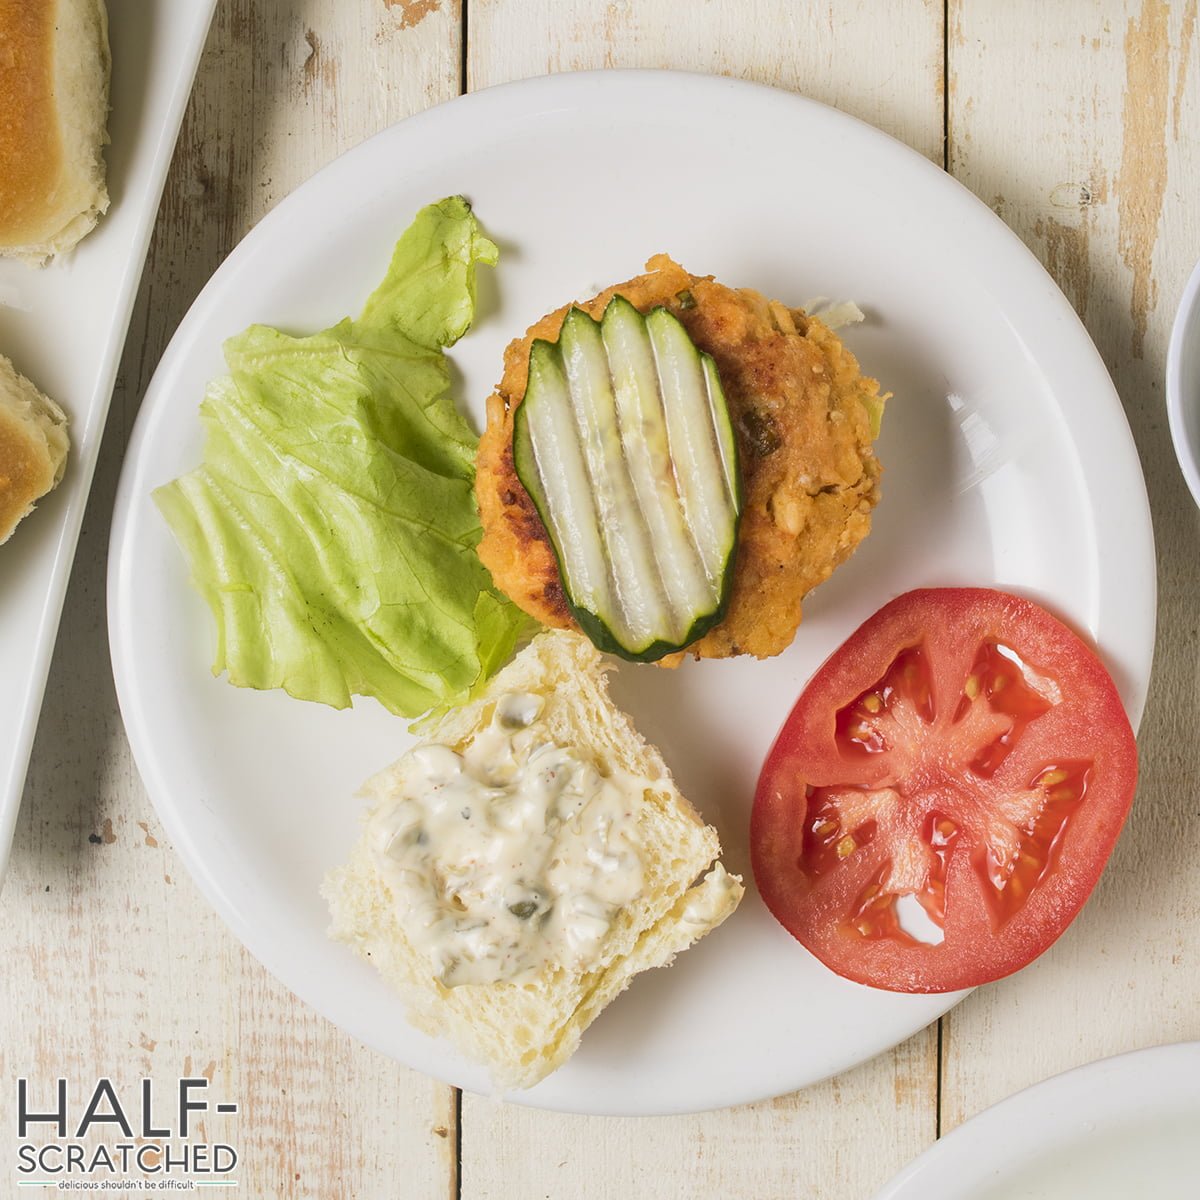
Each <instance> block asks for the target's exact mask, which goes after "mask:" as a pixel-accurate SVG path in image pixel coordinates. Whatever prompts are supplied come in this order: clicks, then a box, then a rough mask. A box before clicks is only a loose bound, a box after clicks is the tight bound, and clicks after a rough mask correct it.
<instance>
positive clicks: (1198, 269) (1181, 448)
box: [1166, 261, 1200, 505]
mask: <svg viewBox="0 0 1200 1200" xmlns="http://www.w3.org/2000/svg"><path fill="white" fill-rule="evenodd" d="M1193 318H1195V319H1196V320H1197V321H1198V322H1200V261H1198V262H1197V263H1196V265H1195V267H1193V268H1192V273H1191V275H1190V276H1189V277H1188V281H1187V283H1186V285H1185V286H1184V289H1183V296H1182V297H1181V298H1180V301H1179V308H1178V310H1177V311H1176V313H1175V323H1174V324H1173V325H1172V327H1171V340H1170V342H1169V343H1168V345H1167V386H1166V393H1167V424H1168V425H1169V426H1170V429H1171V441H1172V442H1173V443H1174V445H1175V457H1176V458H1177V459H1178V460H1179V469H1180V470H1181V471H1182V472H1183V477H1184V479H1185V480H1187V485H1188V488H1189V489H1190V490H1191V493H1192V499H1193V500H1195V502H1196V504H1197V505H1200V421H1198V422H1197V438H1198V441H1197V444H1196V445H1193V444H1192V443H1191V441H1189V439H1188V430H1187V422H1186V418H1185V415H1184V410H1183V405H1184V396H1183V392H1184V387H1183V343H1184V338H1185V336H1186V334H1187V329H1188V327H1189V325H1190V324H1191V323H1192V320H1193ZM1197 353H1200V349H1198V351H1197Z"/></svg>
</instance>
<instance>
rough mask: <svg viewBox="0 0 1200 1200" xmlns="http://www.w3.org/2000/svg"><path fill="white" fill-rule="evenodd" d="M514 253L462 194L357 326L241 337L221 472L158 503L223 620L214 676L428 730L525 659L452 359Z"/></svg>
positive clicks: (213, 411) (438, 216)
mask: <svg viewBox="0 0 1200 1200" xmlns="http://www.w3.org/2000/svg"><path fill="white" fill-rule="evenodd" d="M496 257H497V252H496V247H495V246H494V245H493V244H492V242H490V241H489V240H488V239H487V238H486V237H484V236H483V234H482V232H481V231H480V229H479V225H478V222H477V221H476V220H475V217H474V215H473V214H472V213H471V209H470V206H469V205H468V204H467V202H466V201H465V200H463V199H462V198H461V197H452V198H450V199H447V200H443V201H441V202H440V203H438V204H432V205H430V206H429V207H427V208H424V209H422V210H421V212H420V213H418V214H417V217H416V219H415V220H414V222H413V224H412V225H411V227H410V228H409V229H408V230H407V231H406V232H405V234H404V235H403V236H402V237H401V239H400V241H399V242H398V243H397V245H396V249H395V253H394V254H393V256H392V262H391V266H390V268H389V270H388V273H387V275H386V277H385V278H384V280H383V282H382V283H381V284H380V286H379V288H378V289H377V290H376V291H375V292H374V294H373V295H372V296H371V297H370V299H368V301H367V303H366V307H365V308H364V309H363V312H362V315H361V316H360V317H359V318H358V320H350V319H346V320H344V321H341V322H339V323H338V324H337V325H335V326H333V328H331V329H327V330H325V331H324V332H323V333H318V334H314V335H313V336H311V337H303V338H294V337H289V336H288V335H287V334H284V333H281V332H279V331H278V330H276V329H270V328H267V327H265V326H261V325H254V326H251V327H250V328H249V329H247V330H246V331H245V332H243V333H241V334H238V335H237V336H236V337H233V338H230V339H229V341H227V342H226V343H225V361H226V363H227V364H228V366H229V374H228V375H227V376H224V377H222V378H220V379H217V380H215V381H214V382H213V383H211V384H210V385H209V387H208V390H207V392H206V393H205V397H204V401H203V403H202V404H201V406H200V413H201V417H202V419H203V421H204V425H205V430H206V443H205V451H204V462H203V465H201V466H200V467H198V468H197V469H196V470H194V471H191V472H190V473H188V474H187V475H184V476H183V477H182V478H180V479H177V480H175V482H173V483H170V484H168V485H167V486H165V487H162V488H159V489H158V490H157V491H156V492H155V493H154V498H155V501H156V502H157V504H158V506H159V508H160V509H161V511H162V513H163V514H164V516H165V517H166V519H167V521H168V523H169V524H170V526H171V529H172V531H173V533H174V535H175V538H176V540H177V541H178V542H179V544H180V546H181V547H182V548H183V550H184V552H185V554H186V555H187V557H188V559H189V561H190V566H191V573H192V579H193V581H194V583H195V584H196V586H197V587H198V588H199V590H200V591H201V592H202V593H203V595H204V597H205V599H206V600H207V601H208V604H209V607H210V608H211V609H212V612H213V616H214V617H215V619H216V625H217V646H216V656H215V661H214V663H213V672H214V674H219V673H220V672H221V671H228V674H229V680H230V682H231V683H234V684H236V685H237V686H239V687H252V688H283V689H284V690H285V691H286V692H288V693H289V694H290V695H292V696H296V697H299V698H300V699H303V700H319V701H321V702H323V703H325V704H330V705H332V706H333V707H335V708H345V707H346V706H347V705H348V704H350V703H351V697H352V696H353V695H362V696H375V697H377V698H378V699H379V700H380V701H381V702H382V703H383V704H385V705H386V706H387V707H388V708H389V709H391V710H392V711H393V712H395V713H398V714H400V715H402V716H409V717H411V716H417V715H419V714H420V713H423V712H425V711H426V710H428V709H430V708H432V707H434V706H444V705H447V704H453V703H459V702H461V701H462V700H464V699H465V698H466V697H467V696H468V695H469V694H470V692H471V690H472V689H473V688H475V687H476V686H477V685H479V684H480V683H482V682H483V681H484V680H485V679H486V678H487V677H488V676H489V675H490V674H492V673H493V672H494V671H495V670H496V669H497V668H498V667H499V666H500V665H502V664H503V663H504V662H505V660H506V659H507V658H508V657H509V655H510V654H511V653H512V650H513V647H514V644H515V642H516V639H517V637H518V636H519V635H520V633H521V631H522V629H523V628H524V626H525V624H526V618H525V617H524V615H523V614H522V613H521V612H520V611H519V610H518V609H517V608H516V607H515V606H514V605H512V604H511V603H510V602H509V601H508V600H506V599H504V598H503V597H501V596H500V595H499V594H498V593H496V592H495V591H494V590H493V589H492V585H491V579H490V577H489V575H488V573H487V570H486V569H485V568H484V567H483V565H482V564H481V563H480V562H479V559H478V557H477V556H476V554H475V546H476V544H477V543H478V541H479V537H480V528H479V518H478V514H477V512H476V508H475V500H474V495H473V491H472V485H473V482H474V466H473V463H474V457H475V449H476V445H477V439H476V437H475V435H474V434H473V433H472V431H471V429H470V427H469V426H468V425H467V423H466V421H465V420H464V419H463V417H462V415H461V414H460V413H459V411H458V409H457V408H456V407H455V404H454V402H453V400H452V399H451V397H450V370H449V364H448V363H447V360H446V356H445V354H444V353H443V350H444V348H445V347H447V346H450V345H453V344H454V342H455V341H457V340H458V338H460V337H461V336H462V335H463V334H464V333H465V332H466V331H467V329H468V328H469V327H470V324H471V321H472V319H473V317H474V312H475V268H476V265H477V264H478V263H486V264H494V263H495V261H496Z"/></svg>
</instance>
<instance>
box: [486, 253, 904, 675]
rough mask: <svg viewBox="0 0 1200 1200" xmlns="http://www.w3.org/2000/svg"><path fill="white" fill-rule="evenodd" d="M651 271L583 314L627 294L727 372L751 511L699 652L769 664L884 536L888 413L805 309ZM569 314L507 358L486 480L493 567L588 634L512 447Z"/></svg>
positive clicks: (520, 597)
mask: <svg viewBox="0 0 1200 1200" xmlns="http://www.w3.org/2000/svg"><path fill="white" fill-rule="evenodd" d="M646 267H647V273H646V274H645V275H639V276H637V278H635V279H631V280H629V281H628V282H627V283H619V284H616V285H614V286H613V287H610V288H606V289H605V290H604V291H602V292H601V293H600V294H599V295H598V296H596V297H594V298H593V299H591V300H588V301H585V302H583V303H581V304H579V307H580V308H582V309H584V310H585V311H586V312H587V313H589V314H590V315H591V316H592V317H594V318H596V319H599V317H600V316H601V314H602V313H603V311H604V307H605V305H606V304H607V303H608V301H609V299H610V298H611V297H612V296H613V295H614V294H615V293H618V292H619V293H620V294H621V295H622V296H624V297H625V298H626V299H628V300H629V301H630V302H631V303H632V304H633V305H634V306H635V307H636V308H638V309H640V310H641V311H642V312H649V311H650V309H652V308H654V307H656V306H659V305H662V306H664V307H666V308H668V309H670V310H671V312H672V313H674V314H675V316H677V317H678V318H679V320H680V321H682V322H683V324H684V326H685V327H686V329H687V331H688V334H689V335H690V336H691V338H692V341H693V342H695V344H696V345H697V346H698V347H699V348H700V349H701V350H704V351H706V352H707V353H709V354H711V355H712V357H713V358H714V359H715V360H716V364H717V369H718V370H719V372H720V375H721V383H722V385H723V387H724V391H725V397H726V401H727V403H728V405H729V409H730V413H731V415H732V418H733V422H734V426H735V428H736V431H737V439H738V451H739V458H740V465H741V472H742V486H743V494H744V503H743V510H742V518H741V524H740V526H739V532H738V547H737V555H736V565H735V573H734V580H733V589H732V593H731V596H730V600H729V608H728V611H727V613H726V616H725V619H724V620H723V621H722V622H721V623H720V624H719V625H717V626H716V627H715V628H713V629H711V630H710V631H709V632H708V633H707V634H705V636H704V637H702V638H701V639H700V640H699V641H696V642H693V643H692V645H690V646H689V647H688V648H687V651H686V652H687V653H689V654H694V655H696V657H698V658H725V657H728V656H730V655H734V654H753V655H756V656H757V657H758V658H767V657H769V656H771V655H773V654H778V653H779V652H780V651H781V650H784V649H786V648H787V646H788V645H790V644H791V641H792V639H793V638H794V637H795V634H796V629H797V628H798V627H799V625H800V603H801V601H802V600H803V599H804V597H805V595H806V594H807V593H808V592H809V591H811V590H812V589H813V588H814V587H816V585H817V584H818V583H820V582H821V581H822V580H824V579H826V578H828V577H829V574H830V573H831V572H832V571H833V569H834V567H836V566H837V565H838V563H840V562H842V561H843V559H845V558H847V557H848V556H849V555H850V553H851V552H852V551H853V550H854V548H855V546H857V545H858V543H859V542H861V541H862V539H863V538H864V537H866V536H867V534H868V532H870V528H871V509H872V508H873V507H874V505H875V503H876V501H877V500H878V499H879V474H880V467H879V462H878V460H877V459H876V458H875V453H874V449H873V447H872V435H871V418H870V413H869V409H868V406H869V405H876V406H877V405H878V404H879V403H880V402H881V400H882V398H881V397H880V394H879V384H878V383H877V382H876V381H875V380H874V379H869V378H867V377H866V376H864V375H863V374H862V372H861V371H860V370H859V367H858V363H857V362H856V361H855V359H854V356H853V355H852V354H851V353H850V352H849V351H848V350H847V349H846V348H845V347H844V346H843V345H842V343H841V340H840V339H839V338H838V337H837V335H836V334H834V333H833V332H832V331H831V330H830V329H829V328H828V327H827V326H825V325H823V324H822V323H821V322H820V321H819V320H817V319H816V318H814V317H810V316H807V315H806V314H805V313H804V312H803V311H801V310H800V309H789V308H787V307H785V306H784V305H783V304H780V303H779V302H778V301H773V300H767V299H765V298H764V297H763V296H761V295H760V294H759V293H758V292H754V291H750V290H748V289H734V288H729V287H726V286H725V285H724V284H720V283H717V282H716V281H715V280H714V279H713V278H712V277H711V276H706V277H701V276H696V275H690V274H689V273H688V272H687V271H685V270H684V269H683V268H682V267H681V266H679V264H678V263H675V262H672V261H671V259H669V258H668V257H667V256H666V255H662V254H660V255H656V256H655V257H654V258H652V259H651V260H650V261H649V262H648V263H647V264H646ZM569 307H570V305H565V306H564V307H562V308H560V309H558V310H556V311H555V312H552V313H550V314H549V315H548V316H545V317H543V318H542V319H541V320H540V321H538V322H537V324H535V325H533V326H532V327H531V328H530V329H529V331H528V333H526V335H525V336H524V337H523V338H518V339H517V340H516V341H514V342H513V343H512V344H511V345H510V346H509V347H508V349H507V350H506V351H505V355H504V376H503V378H502V379H501V381H500V384H499V386H498V387H497V389H496V391H495V392H494V393H493V395H492V396H491V397H490V398H489V399H488V404H487V428H486V429H485V431H484V433H483V437H482V439H481V441H480V444H479V457H478V459H477V462H476V477H475V492H476V496H477V497H478V500H479V513H480V519H481V521H482V523H483V540H482V541H481V542H480V543H479V557H480V558H481V559H482V560H483V562H484V564H485V565H486V566H487V567H488V569H489V570H490V571H491V573H492V578H493V579H494V580H495V582H496V586H497V587H498V588H499V589H500V590H501V591H502V592H504V593H506V594H507V595H508V596H510V597H511V598H512V599H513V601H514V602H515V603H516V604H518V605H519V606H520V607H521V608H523V609H524V610H525V611H526V612H527V613H529V614H530V615H531V616H533V617H535V618H536V619H537V620H538V621H540V622H542V624H544V625H551V626H555V627H559V628H568V627H574V626H575V622H574V620H573V619H572V617H571V613H570V610H569V609H568V607H567V602H566V597H565V596H564V594H563V588H562V582H561V580H560V579H559V573H558V564H557V563H556V561H555V558H554V551H553V549H552V548H551V545H550V539H549V537H548V535H547V533H546V530H545V527H544V526H543V525H542V521H541V518H540V517H539V516H538V514H537V510H536V509H535V508H534V505H533V501H532V500H531V499H530V498H529V494H528V493H527V492H526V491H525V489H524V487H522V485H521V481H520V480H519V479H518V478H517V475H516V471H515V470H514V468H513V452H512V437H513V411H514V409H515V408H516V407H517V405H519V404H520V403H521V400H522V398H523V397H524V395H525V386H526V382H527V379H528V373H529V350H530V346H531V344H532V342H533V340H534V339H535V338H542V339H544V340H546V341H551V342H553V341H555V340H556V339H557V338H558V334H559V330H560V327H561V325H562V321H563V317H564V316H565V315H566V313H567V310H568V308H569ZM678 659H679V656H678V655H676V656H673V658H671V659H663V660H662V662H663V663H664V664H666V665H670V664H671V663H672V661H675V662H677V661H678Z"/></svg>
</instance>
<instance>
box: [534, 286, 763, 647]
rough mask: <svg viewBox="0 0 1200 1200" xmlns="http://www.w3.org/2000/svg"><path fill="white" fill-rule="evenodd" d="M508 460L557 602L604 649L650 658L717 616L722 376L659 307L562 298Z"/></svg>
mask: <svg viewBox="0 0 1200 1200" xmlns="http://www.w3.org/2000/svg"><path fill="white" fill-rule="evenodd" d="M513 461H514V465H515V467H516V472H517V477H518V478H519V479H520V480H521V483H522V484H523V485H524V486H525V490H526V491H527V492H528V493H529V495H530V497H531V498H532V500H533V502H534V505H535V506H536V508H537V510H538V514H539V516H540V517H541V519H542V523H543V525H545V527H546V532H547V533H548V534H549V536H550V542H551V544H552V546H553V548H554V553H555V556H556V558H557V560H558V568H559V575H560V577H561V579H562V584H563V591H564V593H565V594H566V598H567V604H568V606H569V607H570V609H571V612H572V613H573V614H574V616H575V619H576V620H577V621H578V623H579V626H580V628H581V629H582V630H583V631H584V632H585V633H586V634H587V635H588V636H589V637H590V638H591V639H592V641H593V642H595V644H596V645H597V646H598V647H600V649H602V650H607V651H609V652H610V653H613V654H618V655H620V656H621V657H622V658H627V659H632V660H634V661H637V662H653V661H654V660H656V659H659V658H662V657H663V656H664V655H666V654H671V653H674V652H675V651H676V650H682V649H683V648H684V647H686V646H688V645H690V644H691V643H692V642H694V641H696V640H697V639H698V638H700V637H702V636H703V635H704V634H705V633H707V632H708V630H709V629H711V628H712V627H713V626H714V625H715V624H717V622H719V621H720V620H721V618H722V617H723V616H724V615H725V608H726V605H727V603H728V599H729V589H730V583H731V581H732V578H733V558H734V550H735V547H736V543H737V525H738V517H739V515H740V510H741V487H740V484H739V479H738V466H737V444H736V440H735V437H734V432H733V427H732V424H731V422H730V419H729V410H728V407H727V405H726V403H725V395H724V392H723V391H722V389H721V380H720V376H719V375H718V373H717V366H716V363H715V362H714V361H713V360H712V358H711V357H710V356H709V355H707V354H704V353H702V352H701V351H699V350H697V349H696V346H695V345H694V344H693V342H692V340H691V338H690V337H689V336H688V333H687V330H686V329H684V327H683V325H681V324H680V322H679V321H678V319H677V318H676V317H674V316H673V315H672V314H671V313H670V312H669V311H668V310H667V309H665V308H656V309H654V310H652V311H651V312H650V313H648V314H646V315H644V316H643V314H642V313H640V312H639V311H638V310H637V309H636V308H635V307H634V306H633V305H632V304H631V303H630V302H629V301H628V300H626V299H625V298H624V297H623V296H614V297H613V298H612V300H611V301H609V304H608V307H607V308H606V309H605V311H604V316H603V318H602V319H601V320H600V321H595V320H593V319H592V318H591V317H590V316H588V314H587V313H585V312H584V311H583V310H582V309H580V308H572V309H571V310H570V312H568V313H567V316H566V318H565V319H564V321H563V324H562V332H561V333H560V334H559V339H558V341H557V342H546V341H542V340H540V339H538V340H536V341H534V343H533V345H532V347H531V349H530V354H529V382H528V385H527V386H526V389H525V397H524V399H523V400H522V402H521V403H520V404H519V405H518V406H517V409H516V413H515V415H514V419H513Z"/></svg>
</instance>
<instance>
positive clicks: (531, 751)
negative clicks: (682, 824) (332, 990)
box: [370, 693, 644, 987]
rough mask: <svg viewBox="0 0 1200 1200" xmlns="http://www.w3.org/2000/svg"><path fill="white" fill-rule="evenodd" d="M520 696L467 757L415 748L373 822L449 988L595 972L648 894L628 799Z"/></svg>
mask: <svg viewBox="0 0 1200 1200" xmlns="http://www.w3.org/2000/svg"><path fill="white" fill-rule="evenodd" d="M542 708H543V704H542V700H541V698H540V697H538V696H535V695H529V694H525V693H512V694H509V695H505V696H502V697H501V698H500V699H499V700H497V702H496V705H495V710H494V713H493V715H492V718H491V721H490V723H489V724H488V725H487V726H486V727H485V728H483V729H481V730H480V731H479V732H478V733H477V734H476V735H475V736H474V737H473V738H472V740H471V741H470V743H469V744H468V745H467V746H466V747H465V749H464V750H463V752H462V753H461V754H459V753H456V752H455V751H454V750H453V749H451V748H450V747H449V746H440V745H425V746H418V747H417V748H416V749H414V750H411V751H410V752H409V753H408V754H406V755H405V756H404V757H403V758H402V759H401V760H400V761H399V763H397V764H396V768H395V770H396V774H395V776H394V777H393V784H394V786H395V788H396V790H395V791H394V793H393V795H392V797H391V798H389V800H387V801H386V802H385V803H383V804H381V805H380V807H379V808H378V809H376V811H375V812H374V813H373V814H372V816H371V818H370V830H371V834H370V836H371V845H372V847H373V850H374V854H375V860H376V864H377V866H378V868H379V870H380V872H381V874H382V875H383V877H384V879H385V880H386V881H387V883H388V885H389V887H390V888H391V890H392V893H393V896H394V898H395V902H396V904H397V905H398V906H399V910H400V917H401V922H402V924H403V927H404V930H405V932H406V934H407V935H408V937H409V939H410V940H411V941H412V943H413V945H414V947H415V948H416V949H417V950H419V951H421V952H422V953H424V954H425V955H426V956H427V957H428V958H429V960H430V962H431V964H432V967H433V972H434V975H435V977H436V978H437V979H439V980H440V981H441V982H442V983H443V984H444V985H445V986H447V987H455V986H457V985H459V984H468V983H494V982H497V981H499V980H507V981H511V982H518V983H519V982H522V981H525V980H528V979H530V978H532V977H533V976H535V975H537V974H538V973H539V972H540V971H541V970H543V969H544V968H545V967H546V966H547V965H549V964H557V965H562V966H567V967H573V968H576V969H580V968H584V969H586V967H587V966H589V965H590V964H591V963H593V962H595V961H596V959H597V956H598V951H599V949H600V945H601V943H602V941H603V939H604V936H605V934H607V933H608V931H609V928H610V926H611V925H612V922H613V919H614V917H615V916H616V914H617V912H618V910H619V909H620V908H621V907H622V906H624V905H626V904H628V903H629V902H630V901H632V900H633V899H634V898H635V897H636V896H637V895H638V894H639V893H640V892H641V890H642V882H643V875H642V860H641V857H640V855H639V853H638V836H637V827H636V821H635V819H634V817H633V803H632V802H633V800H634V797H635V795H636V794H637V793H639V792H640V791H641V788H642V787H643V786H644V784H643V782H642V781H641V780H638V779H634V778H633V777H630V778H628V779H624V778H620V777H616V776H614V777H608V776H602V775H601V774H600V772H599V771H598V770H596V768H595V767H594V766H593V765H592V764H591V763H589V762H586V761H584V760H583V759H582V758H581V757H580V756H579V755H578V754H576V753H575V752H574V751H572V750H571V749H568V748H566V747H563V746H559V745H556V744H555V743H554V742H553V741H551V740H550V739H549V738H548V737H547V735H546V732H545V729H544V727H543V726H542V725H541V724H539V718H540V717H541V715H542Z"/></svg>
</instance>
